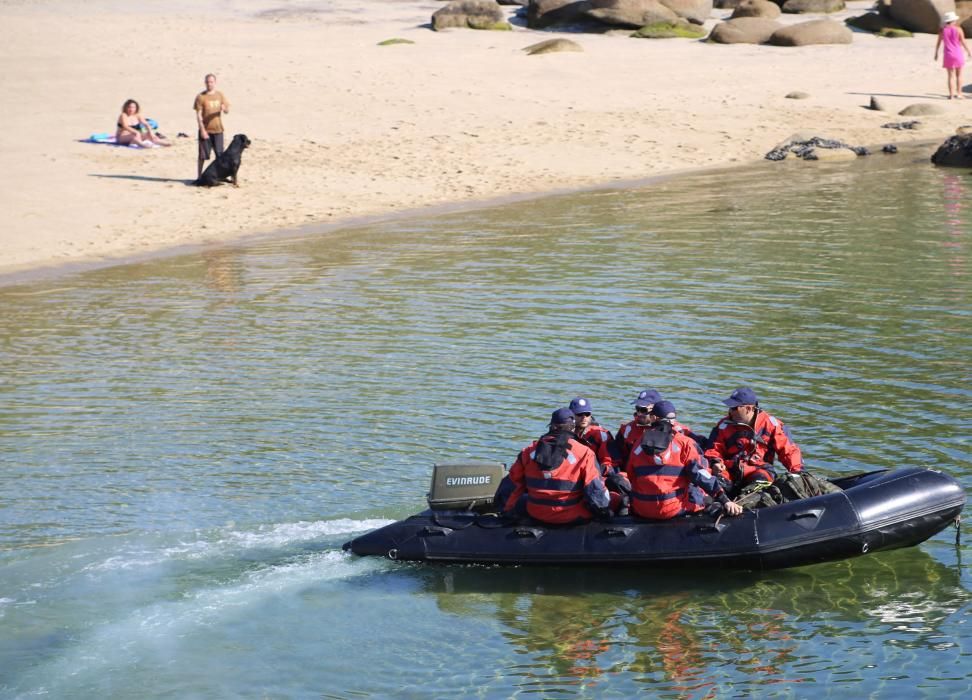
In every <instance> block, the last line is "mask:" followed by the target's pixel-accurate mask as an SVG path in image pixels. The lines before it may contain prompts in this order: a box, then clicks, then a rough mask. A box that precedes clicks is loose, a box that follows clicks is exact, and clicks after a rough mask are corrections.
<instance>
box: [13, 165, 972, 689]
mask: <svg viewBox="0 0 972 700" xmlns="http://www.w3.org/2000/svg"><path fill="white" fill-rule="evenodd" d="M926 161H927V158H926V157H925V156H924V155H922V156H921V157H912V156H910V155H899V156H895V157H885V156H872V157H870V158H867V159H861V161H860V162H858V163H856V164H854V165H851V166H848V165H837V164H834V165H826V164H817V165H807V164H804V163H800V164H789V163H782V164H773V165H767V166H763V167H758V168H754V169H750V170H733V171H723V172H710V173H705V174H699V175H693V176H690V177H685V178H681V179H678V180H673V181H668V182H664V183H660V184H655V185H652V186H648V187H645V188H641V189H634V190H624V191H608V190H605V191H596V192H588V193H579V194H573V195H569V196H562V197H556V198H550V199H544V200H539V201H533V202H522V203H517V204H513V205H508V206H504V207H499V208H494V209H489V210H484V211H476V212H468V213H461V214H452V215H447V216H442V217H437V218H423V219H409V220H401V221H395V222H391V223H385V224H378V225H373V226H369V227H367V228H358V229H354V230H345V231H339V232H337V233H333V234H331V233H329V234H327V235H323V236H314V235H310V236H306V237H302V238H299V239H296V240H286V241H281V240H273V241H264V242H260V243H255V244H253V245H251V246H247V247H228V248H222V249H217V250H210V251H205V252H201V253H196V254H192V255H185V256H182V257H177V258H171V259H165V260H158V261H153V262H150V263H144V264H138V265H130V266H124V267H116V268H111V269H106V270H100V271H95V272H89V273H85V274H81V275H75V276H68V277H63V278H61V279H57V280H53V281H49V282H42V283H41V282H38V283H34V284H24V285H19V286H15V287H6V288H0V308H2V309H3V314H2V316H0V377H2V383H0V399H2V406H3V410H2V411H0V697H17V698H19V697H34V696H47V697H65V698H67V697H70V698H78V697H92V698H94V697H98V698H102V697H119V698H123V697H178V698H195V697H198V698H212V697H226V698H231V697H233V698H235V697H272V698H305V697H308V698H310V697H315V698H316V697H327V698H334V697H339V698H369V697H370V698H384V697H403V698H411V697H415V698H429V697H432V698H439V697H441V698H447V697H484V698H507V697H514V696H516V697H538V698H554V697H592V698H595V697H596V698H602V697H632V696H633V695H641V696H644V697H659V698H729V697H783V698H791V697H792V698H804V697H811V696H812V697H837V698H842V697H874V698H897V697H901V698H908V699H909V700H911V699H913V698H916V697H929V698H953V697H954V698H959V697H963V696H967V695H968V694H969V693H970V690H972V687H970V686H972V663H970V654H972V631H970V629H969V612H970V610H972V605H970V594H969V591H970V585H972V581H970V576H969V572H968V567H967V565H966V563H965V562H967V561H968V559H969V556H970V552H969V551H968V549H969V548H968V544H967V541H968V537H965V538H964V539H963V540H962V542H961V543H960V544H959V545H956V541H955V540H956V533H955V531H954V530H951V529H950V530H948V531H946V532H943V533H941V534H940V535H938V536H936V537H934V538H932V539H931V540H930V541H928V542H926V543H924V544H923V545H921V546H920V547H917V548H911V549H908V550H901V551H897V552H887V553H880V554H874V555H869V556H866V557H863V558H860V559H856V560H853V561H850V562H843V563H839V564H828V565H819V566H814V567H807V568H802V569H797V570H792V571H784V572H776V573H771V574H760V575H757V574H732V575H729V574H725V573H723V572H721V571H700V572H698V573H696V574H691V575H688V576H686V575H684V574H681V575H672V574H668V573H666V572H664V571H659V570H640V571H627V570H625V571H612V570H597V569H590V570H588V569H539V570H538V569H517V568H486V567H441V566H438V567H437V566H416V565H407V564H404V565H403V564H398V563H393V562H388V561H384V560H378V559H359V558H355V557H352V556H350V555H347V554H346V553H344V552H342V551H341V549H340V545H341V543H342V542H344V541H345V540H347V539H349V538H350V537H351V536H353V535H354V534H357V533H360V532H363V531H365V530H368V529H371V528H374V527H377V526H379V525H381V524H384V523H386V522H389V521H390V520H393V519H398V518H401V517H404V516H405V515H407V514H409V513H411V512H414V511H416V510H419V509H420V508H422V507H423V505H424V495H425V492H426V490H427V488H428V479H429V474H430V466H431V464H432V463H434V462H436V461H440V462H441V461H452V460H456V459H486V460H498V461H503V462H507V463H508V462H510V461H511V460H512V459H513V457H514V456H515V454H516V451H517V450H518V449H519V448H520V447H522V446H523V445H524V444H526V443H527V442H528V441H529V440H531V439H533V438H534V437H536V435H538V434H539V433H540V432H542V430H543V427H544V423H545V422H546V419H547V417H549V414H550V411H551V410H553V409H554V408H556V407H558V406H561V405H564V404H565V403H566V402H567V401H568V400H569V399H570V398H571V397H573V396H575V395H577V394H583V395H585V396H587V397H588V398H590V399H591V400H592V402H593V404H594V408H595V416H596V417H597V418H599V419H600V420H601V422H602V423H604V424H606V425H608V426H609V427H611V428H612V429H614V428H616V427H617V425H618V424H620V423H621V422H623V421H625V420H627V419H628V412H629V409H630V406H629V403H628V402H629V401H630V400H631V399H632V398H634V396H635V395H636V394H637V392H638V391H639V390H640V389H643V388H646V387H653V388H656V389H658V390H660V391H661V392H662V393H663V394H664V395H665V396H666V398H669V399H670V400H672V401H673V402H674V403H675V404H676V405H677V406H678V408H679V411H680V418H681V419H682V420H683V422H685V423H687V424H689V425H691V426H692V427H693V428H695V429H696V430H698V431H700V432H705V431H707V430H708V429H709V427H711V425H712V424H714V423H715V422H716V420H717V419H718V418H719V417H720V415H721V411H720V409H721V408H722V406H721V404H720V403H719V400H720V399H721V398H723V397H724V396H725V395H727V394H728V393H729V392H730V391H731V390H732V389H733V388H734V387H736V386H738V385H740V384H750V385H751V386H753V387H754V388H755V389H756V391H757V393H758V394H759V395H760V397H761V399H762V403H763V405H764V406H765V407H766V408H767V409H768V410H770V411H771V412H772V413H774V414H775V415H777V416H779V417H780V418H782V419H783V420H784V421H786V423H787V424H788V425H789V426H790V427H791V429H792V432H793V434H794V437H795V439H796V440H797V442H798V443H799V444H800V446H801V447H802V449H803V453H804V457H805V459H806V461H807V464H808V465H810V466H811V467H813V468H814V469H816V470H817V471H818V472H820V473H823V474H846V473H852V472H855V471H860V470H865V469H874V468H882V467H895V466H899V465H932V466H937V467H938V468H941V469H944V470H946V471H948V472H949V473H951V474H953V475H955V476H956V477H957V478H958V479H960V481H961V482H962V483H963V484H964V485H965V486H966V487H967V488H968V487H969V485H970V484H972V459H970V455H972V449H970V438H969V436H970V432H972V431H970V427H972V421H970V418H969V414H970V411H969V409H970V403H972V402H970V398H972V390H970V375H972V350H970V343H969V335H970V331H972V279H970V245H972V203H970V202H972V197H970V195H972V177H970V175H969V173H967V172H965V171H955V170H952V171H946V170H938V169H934V168H932V167H931V166H930V165H928V164H927V162H926Z"/></svg>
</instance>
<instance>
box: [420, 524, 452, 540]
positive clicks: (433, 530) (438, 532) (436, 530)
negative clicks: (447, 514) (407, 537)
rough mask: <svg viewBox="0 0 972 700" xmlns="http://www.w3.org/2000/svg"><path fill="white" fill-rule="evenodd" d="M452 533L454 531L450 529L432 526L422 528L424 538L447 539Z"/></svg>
mask: <svg viewBox="0 0 972 700" xmlns="http://www.w3.org/2000/svg"><path fill="white" fill-rule="evenodd" d="M450 532H452V530H451V528H448V527H433V526H432V525H426V526H425V527H424V528H422V536H423V537H430V536H432V537H445V536H446V535H448V534H449V533H450Z"/></svg>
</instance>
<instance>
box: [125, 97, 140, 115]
mask: <svg viewBox="0 0 972 700" xmlns="http://www.w3.org/2000/svg"><path fill="white" fill-rule="evenodd" d="M140 111H141V110H140V109H139V107H138V102H136V101H135V100H125V104H123V105H122V114H138V113H139V112H140Z"/></svg>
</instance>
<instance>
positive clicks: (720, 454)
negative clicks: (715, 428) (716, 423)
mask: <svg viewBox="0 0 972 700" xmlns="http://www.w3.org/2000/svg"><path fill="white" fill-rule="evenodd" d="M724 432H725V431H723V430H720V431H719V432H717V433H716V437H715V440H713V441H712V446H711V447H709V449H707V450H706V451H705V456H706V457H707V458H709V459H721V460H722V461H725V460H726V456H725V455H726V443H725V442H724V440H725V438H724V437H723V434H724Z"/></svg>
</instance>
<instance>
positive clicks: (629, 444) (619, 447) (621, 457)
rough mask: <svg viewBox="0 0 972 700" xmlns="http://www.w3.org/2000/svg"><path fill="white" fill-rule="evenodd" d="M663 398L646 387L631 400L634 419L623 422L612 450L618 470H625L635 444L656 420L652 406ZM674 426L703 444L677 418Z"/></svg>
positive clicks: (673, 422)
mask: <svg viewBox="0 0 972 700" xmlns="http://www.w3.org/2000/svg"><path fill="white" fill-rule="evenodd" d="M661 400H662V395H661V394H659V393H658V392H657V391H655V390H654V389H645V390H644V391H642V392H641V393H640V394H638V398H636V399H635V400H634V401H632V402H631V403H633V404H634V407H635V410H634V420H632V421H629V422H627V423H622V424H621V427H620V428H618V433H617V435H616V436H615V438H614V442H613V443H612V446H611V452H612V454H613V455H614V468H615V469H617V470H618V471H621V472H623V471H625V467H626V465H627V462H628V455H630V454H631V450H633V449H634V447H635V445H637V444H638V443H639V442H641V436H642V434H644V432H645V430H647V429H648V427H649V426H651V424H652V423H653V422H654V421H655V418H654V417H653V416H652V415H651V407H652V406H654V405H655V404H656V403H657V402H659V401H661ZM672 427H673V428H675V430H676V431H677V432H679V433H683V434H685V435H687V436H689V437H690V438H692V439H693V440H695V441H696V442H697V443H699V445H701V444H702V440H700V439H699V437H698V436H697V435H696V434H695V433H693V432H692V429H691V428H689V427H688V426H687V425H683V424H681V423H679V422H678V421H677V420H676V421H672Z"/></svg>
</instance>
